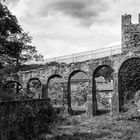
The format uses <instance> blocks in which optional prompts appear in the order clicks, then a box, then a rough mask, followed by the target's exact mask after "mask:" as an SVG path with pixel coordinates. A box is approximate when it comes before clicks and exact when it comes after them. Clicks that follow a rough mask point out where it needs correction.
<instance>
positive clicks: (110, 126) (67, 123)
mask: <svg viewBox="0 0 140 140" xmlns="http://www.w3.org/2000/svg"><path fill="white" fill-rule="evenodd" d="M60 120H61V119H60V118H59V123H57V124H54V126H52V127H51V128H50V133H49V134H43V135H41V137H40V138H41V140H85V139H86V140H140V120H133V121H125V120H113V119H111V117H109V116H108V115H101V116H95V117H91V118H89V117H86V115H85V114H83V115H80V116H72V117H67V118H65V119H63V120H62V121H61V122H60Z"/></svg>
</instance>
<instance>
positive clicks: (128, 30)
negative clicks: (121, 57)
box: [122, 14, 140, 52]
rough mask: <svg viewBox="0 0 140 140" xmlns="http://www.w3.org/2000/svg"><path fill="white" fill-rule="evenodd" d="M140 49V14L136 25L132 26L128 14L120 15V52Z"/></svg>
mask: <svg viewBox="0 0 140 140" xmlns="http://www.w3.org/2000/svg"><path fill="white" fill-rule="evenodd" d="M138 48H140V14H138V23H137V24H133V23H132V20H131V15H130V14H125V15H122V51H123V52H126V51H129V50H135V49H138Z"/></svg>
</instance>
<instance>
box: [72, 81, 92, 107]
mask: <svg viewBox="0 0 140 140" xmlns="http://www.w3.org/2000/svg"><path fill="white" fill-rule="evenodd" d="M88 88H89V87H88V85H87V84H86V83H84V82H83V83H80V84H78V85H77V88H76V91H72V94H71V101H72V104H77V105H79V106H81V105H83V104H84V103H85V102H86V101H87V94H88Z"/></svg>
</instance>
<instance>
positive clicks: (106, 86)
mask: <svg viewBox="0 0 140 140" xmlns="http://www.w3.org/2000/svg"><path fill="white" fill-rule="evenodd" d="M113 88H114V87H113V84H110V83H105V84H97V89H98V90H99V91H113Z"/></svg>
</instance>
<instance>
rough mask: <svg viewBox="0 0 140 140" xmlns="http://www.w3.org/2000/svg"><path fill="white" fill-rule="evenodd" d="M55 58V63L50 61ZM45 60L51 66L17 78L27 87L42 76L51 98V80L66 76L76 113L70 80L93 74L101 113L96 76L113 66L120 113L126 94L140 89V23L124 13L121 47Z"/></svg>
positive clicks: (116, 108)
mask: <svg viewBox="0 0 140 140" xmlns="http://www.w3.org/2000/svg"><path fill="white" fill-rule="evenodd" d="M139 21H140V19H139ZM51 61H53V62H52V63H53V64H52V63H49V62H51ZM56 62H57V63H56ZM45 63H48V65H45V66H44V68H40V69H36V70H32V71H24V72H19V73H18V77H19V78H17V79H18V80H19V82H20V83H21V84H22V85H23V87H24V88H26V87H27V84H28V82H29V81H30V80H32V78H36V79H38V80H39V81H40V82H41V83H42V92H43V98H44V97H47V89H48V83H49V81H50V80H51V79H52V78H55V77H59V78H63V80H64V82H65V83H66V84H67V96H68V100H67V101H68V111H69V113H72V108H71V86H70V79H71V77H72V76H73V75H75V74H76V73H78V72H83V73H85V74H86V75H87V76H88V77H89V83H90V84H91V85H92V106H93V115H96V114H97V99H96V83H95V75H96V73H97V72H98V71H99V70H100V69H101V68H103V67H109V68H111V69H112V70H113V73H112V75H113V81H114V82H113V83H114V92H113V95H112V113H113V114H114V115H116V114H118V113H119V111H121V110H122V107H123V105H124V102H125V101H124V100H125V99H124V96H125V95H126V94H133V96H134V94H135V92H137V91H138V90H140V84H139V83H140V23H138V24H132V23H131V15H123V16H122V44H121V46H116V47H111V48H107V49H104V50H102V51H99V50H97V51H90V52H86V53H81V54H74V55H70V56H64V57H57V58H53V59H49V60H46V61H45ZM12 77H13V75H12ZM17 79H16V80H17ZM26 83H27V84H26ZM126 92H128V93H126ZM129 92H130V93H129Z"/></svg>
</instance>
